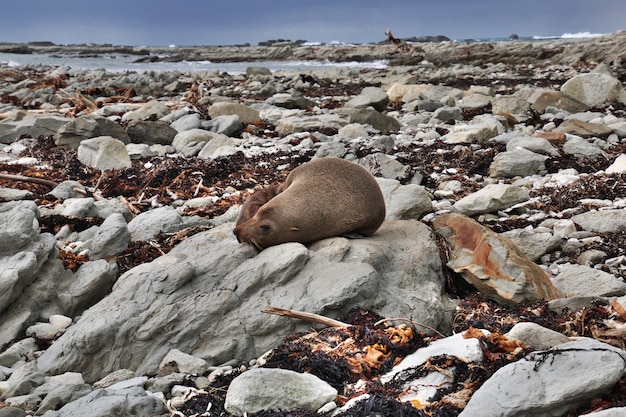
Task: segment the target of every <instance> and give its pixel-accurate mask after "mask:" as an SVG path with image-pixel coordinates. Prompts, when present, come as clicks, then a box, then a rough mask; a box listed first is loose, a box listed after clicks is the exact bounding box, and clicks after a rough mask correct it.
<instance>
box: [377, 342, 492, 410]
mask: <svg viewBox="0 0 626 417" xmlns="http://www.w3.org/2000/svg"><path fill="white" fill-rule="evenodd" d="M440 355H450V356H456V357H458V358H461V359H463V360H464V361H467V362H480V361H483V360H484V354H483V351H482V349H481V348H480V341H479V340H478V339H476V338H473V337H470V338H466V334H465V332H462V333H458V334H456V335H454V336H450V337H446V338H444V339H440V340H436V341H434V342H431V343H430V344H429V345H428V346H426V347H423V348H420V349H418V350H416V351H415V352H413V353H411V354H409V355H407V356H406V357H405V358H404V359H403V360H402V361H401V362H400V363H399V364H397V365H396V366H394V367H393V369H392V370H391V371H389V372H388V373H386V374H385V375H383V376H381V382H382V383H388V382H389V381H391V380H393V378H394V377H395V376H396V375H398V374H399V373H401V372H402V371H405V370H407V369H410V368H416V367H419V366H421V365H423V364H424V363H425V362H426V361H427V360H428V359H429V358H432V357H436V356H440ZM446 371H449V372H454V369H447V370H446ZM450 382H451V378H450V377H449V376H446V375H445V372H441V373H440V372H437V371H434V372H431V373H428V374H426V375H425V376H423V377H421V378H418V379H415V380H409V381H407V382H406V383H405V384H404V385H403V390H402V391H403V392H402V394H400V395H399V397H398V399H399V400H400V401H414V400H417V401H419V402H420V404H427V403H428V402H429V401H430V400H431V399H432V398H433V397H435V395H437V393H438V391H442V390H445V389H446V387H448V386H449V384H450Z"/></svg>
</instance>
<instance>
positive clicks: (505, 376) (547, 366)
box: [459, 338, 626, 417]
mask: <svg viewBox="0 0 626 417" xmlns="http://www.w3.org/2000/svg"><path fill="white" fill-rule="evenodd" d="M625 363H626V357H625V355H624V352H623V351H622V350H620V349H618V348H615V347H613V346H610V345H607V344H605V343H602V342H598V341H596V340H593V339H584V338H583V339H581V340H577V341H574V342H569V343H563V344H560V345H557V346H556V347H555V348H554V349H550V350H546V351H539V352H533V353H531V354H530V355H528V356H527V357H526V358H525V359H523V360H520V361H517V362H515V363H511V364H509V365H506V366H504V367H502V368H500V369H498V370H497V371H496V373H495V374H493V375H492V376H491V378H489V379H488V380H487V381H486V382H485V383H484V384H483V385H482V386H481V387H480V388H479V389H478V391H476V392H475V393H474V395H473V396H472V398H471V399H470V400H469V402H468V403H467V406H466V407H465V409H464V410H463V411H462V412H461V413H460V414H459V417H472V416H484V417H490V416H494V417H495V416H501V417H506V416H511V417H513V416H521V415H528V416H530V415H545V416H560V415H563V414H565V413H567V411H568V410H570V409H573V408H575V407H576V406H578V405H579V404H580V403H583V402H585V401H586V400H589V399H592V398H595V397H596V396H597V395H599V394H602V393H604V392H608V391H609V390H610V389H611V388H612V387H613V385H614V384H615V383H616V382H617V381H618V380H619V379H620V378H621V377H622V374H623V373H624V368H625ZM537 387H541V395H539V396H538V395H537Z"/></svg>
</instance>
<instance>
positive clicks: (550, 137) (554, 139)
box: [535, 132, 567, 146]
mask: <svg viewBox="0 0 626 417" xmlns="http://www.w3.org/2000/svg"><path fill="white" fill-rule="evenodd" d="M535 137H538V138H543V139H545V140H547V141H548V142H550V143H551V144H552V145H554V146H562V145H563V144H564V143H565V140H566V139H567V135H565V133H563V132H536V133H535Z"/></svg>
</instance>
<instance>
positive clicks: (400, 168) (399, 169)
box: [359, 153, 409, 180]
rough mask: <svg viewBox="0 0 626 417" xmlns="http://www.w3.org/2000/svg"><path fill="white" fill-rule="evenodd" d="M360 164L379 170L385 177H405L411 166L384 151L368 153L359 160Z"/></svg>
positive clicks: (399, 178)
mask: <svg viewBox="0 0 626 417" xmlns="http://www.w3.org/2000/svg"><path fill="white" fill-rule="evenodd" d="M359 164H361V165H363V166H364V167H365V168H366V169H369V170H370V171H378V172H380V174H381V175H382V177H383V178H389V179H398V180H402V179H405V178H406V176H407V173H408V171H409V167H407V166H405V165H403V164H402V163H401V162H399V161H398V160H397V159H395V158H393V157H390V156H387V155H385V154H384V153H374V154H370V155H367V156H365V157H363V158H361V159H360V160H359Z"/></svg>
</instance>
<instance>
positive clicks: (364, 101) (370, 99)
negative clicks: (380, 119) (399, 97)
mask: <svg viewBox="0 0 626 417" xmlns="http://www.w3.org/2000/svg"><path fill="white" fill-rule="evenodd" d="M388 104H389V96H388V95H387V93H386V92H385V90H383V89H382V88H380V87H365V88H364V89H363V90H361V94H359V95H358V96H356V97H353V98H351V99H350V100H348V102H347V103H346V107H352V108H355V109H365V108H367V107H373V108H374V109H375V110H377V111H379V112H383V111H385V109H387V105H388Z"/></svg>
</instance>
